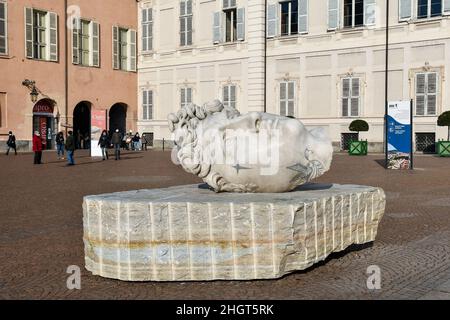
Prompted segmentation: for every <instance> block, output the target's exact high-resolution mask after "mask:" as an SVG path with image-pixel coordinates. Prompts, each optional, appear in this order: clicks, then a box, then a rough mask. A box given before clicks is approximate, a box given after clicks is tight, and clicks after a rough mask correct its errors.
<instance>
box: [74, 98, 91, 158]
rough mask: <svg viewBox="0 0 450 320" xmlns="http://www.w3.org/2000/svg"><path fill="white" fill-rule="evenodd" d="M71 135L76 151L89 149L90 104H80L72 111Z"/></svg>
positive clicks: (84, 102)
mask: <svg viewBox="0 0 450 320" xmlns="http://www.w3.org/2000/svg"><path fill="white" fill-rule="evenodd" d="M73 135H74V138H75V145H76V148H77V149H90V148H91V146H90V139H91V103H89V102H86V101H83V102H80V103H78V104H77V105H76V107H75V109H74V110H73Z"/></svg>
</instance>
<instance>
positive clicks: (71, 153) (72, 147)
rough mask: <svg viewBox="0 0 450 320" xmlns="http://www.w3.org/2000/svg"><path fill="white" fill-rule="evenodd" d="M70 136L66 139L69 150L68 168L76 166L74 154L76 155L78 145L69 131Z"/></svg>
mask: <svg viewBox="0 0 450 320" xmlns="http://www.w3.org/2000/svg"><path fill="white" fill-rule="evenodd" d="M68 133H69V135H68V136H67V139H66V150H67V160H68V163H67V165H68V166H73V165H75V161H74V158H73V157H74V153H75V149H76V145H75V138H74V137H73V132H72V131H69V132H68Z"/></svg>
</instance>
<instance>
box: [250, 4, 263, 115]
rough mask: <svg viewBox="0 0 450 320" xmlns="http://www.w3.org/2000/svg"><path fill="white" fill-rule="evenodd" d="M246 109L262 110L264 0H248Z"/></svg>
mask: <svg viewBox="0 0 450 320" xmlns="http://www.w3.org/2000/svg"><path fill="white" fill-rule="evenodd" d="M247 11H248V19H247V21H248V28H247V29H248V31H247V35H248V36H247V37H248V54H249V58H248V111H250V112H251V111H264V90H265V86H264V82H265V73H264V69H265V61H264V51H265V37H266V33H265V27H264V26H265V23H266V21H265V20H266V18H265V11H266V7H265V0H252V1H248V9H247Z"/></svg>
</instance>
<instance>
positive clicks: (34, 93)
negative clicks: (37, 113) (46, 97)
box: [22, 79, 39, 103]
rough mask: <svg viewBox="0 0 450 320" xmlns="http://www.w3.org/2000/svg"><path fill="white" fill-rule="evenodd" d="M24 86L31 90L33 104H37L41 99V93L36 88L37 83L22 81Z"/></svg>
mask: <svg viewBox="0 0 450 320" xmlns="http://www.w3.org/2000/svg"><path fill="white" fill-rule="evenodd" d="M22 85H23V86H25V87H27V88H28V89H29V90H31V92H30V97H31V102H33V103H36V101H37V100H38V97H39V91H38V90H37V88H36V82H35V81H32V80H28V79H26V80H24V81H22Z"/></svg>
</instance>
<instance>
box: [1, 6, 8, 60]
mask: <svg viewBox="0 0 450 320" xmlns="http://www.w3.org/2000/svg"><path fill="white" fill-rule="evenodd" d="M6 17H7V12H6V2H3V1H1V0H0V54H7V53H8V46H7V39H8V33H7V19H6Z"/></svg>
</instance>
